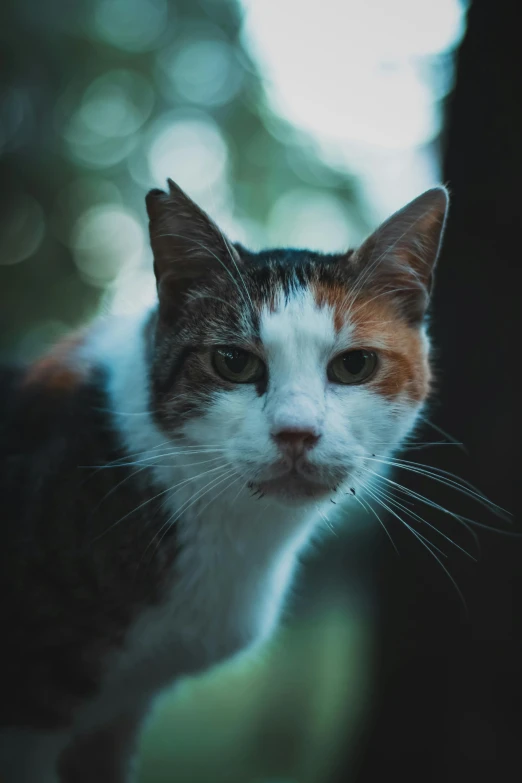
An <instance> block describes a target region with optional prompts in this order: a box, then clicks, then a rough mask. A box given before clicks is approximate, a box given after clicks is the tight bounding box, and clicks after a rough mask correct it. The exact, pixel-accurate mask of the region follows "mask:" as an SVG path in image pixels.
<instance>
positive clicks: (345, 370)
mask: <svg viewBox="0 0 522 783" xmlns="http://www.w3.org/2000/svg"><path fill="white" fill-rule="evenodd" d="M376 368H377V354H376V353H374V351H364V350H357V351H347V353H342V354H341V355H340V356H336V357H335V359H333V360H332V361H331V362H330V364H329V365H328V372H327V374H328V379H329V380H330V381H333V383H344V384H350V383H363V382H364V381H367V380H368V379H369V378H370V377H371V376H372V375H373V373H374V372H375V370H376Z"/></svg>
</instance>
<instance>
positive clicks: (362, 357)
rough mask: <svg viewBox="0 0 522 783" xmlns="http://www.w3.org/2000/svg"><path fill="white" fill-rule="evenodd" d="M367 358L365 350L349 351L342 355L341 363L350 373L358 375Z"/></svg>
mask: <svg viewBox="0 0 522 783" xmlns="http://www.w3.org/2000/svg"><path fill="white" fill-rule="evenodd" d="M367 358H368V354H367V353H366V351H350V353H347V354H346V355H345V356H343V364H344V367H345V369H346V371H347V372H349V373H350V375H359V373H361V372H362V371H363V370H364V367H365V365H366V361H367Z"/></svg>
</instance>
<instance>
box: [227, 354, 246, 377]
mask: <svg viewBox="0 0 522 783" xmlns="http://www.w3.org/2000/svg"><path fill="white" fill-rule="evenodd" d="M223 357H224V359H225V363H226V365H227V367H228V369H229V370H230V372H231V373H234V375H239V374H240V373H242V372H243V370H244V369H245V367H246V366H247V363H248V354H247V353H245V351H240V350H239V349H237V348H233V349H229V350H227V351H223Z"/></svg>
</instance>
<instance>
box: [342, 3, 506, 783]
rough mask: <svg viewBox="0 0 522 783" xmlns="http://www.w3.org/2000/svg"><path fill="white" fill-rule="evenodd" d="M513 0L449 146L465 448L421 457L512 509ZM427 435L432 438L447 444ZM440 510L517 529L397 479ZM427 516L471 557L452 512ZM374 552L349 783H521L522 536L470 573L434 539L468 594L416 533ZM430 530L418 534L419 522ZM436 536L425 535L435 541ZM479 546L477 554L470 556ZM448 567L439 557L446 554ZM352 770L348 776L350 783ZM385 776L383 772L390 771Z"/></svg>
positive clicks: (466, 92)
mask: <svg viewBox="0 0 522 783" xmlns="http://www.w3.org/2000/svg"><path fill="white" fill-rule="evenodd" d="M519 13H520V6H519V3H518V2H517V1H516V0H498V2H496V3H492V2H489V1H488V0H475V2H474V3H473V4H472V6H471V9H470V11H469V15H468V30H467V34H466V37H465V40H464V42H463V44H462V46H461V49H460V52H459V56H458V63H457V81H456V88H455V91H454V93H453V95H452V97H451V100H450V101H449V105H448V111H447V122H446V132H445V139H444V147H445V153H444V166H443V171H444V179H445V181H446V182H447V183H448V185H449V188H450V191H451V194H452V207H451V212H450V220H449V224H448V229H447V234H446V241H445V246H444V252H443V255H442V258H441V261H440V266H439V269H438V276H437V281H436V294H435V298H434V303H433V321H432V329H431V331H432V335H433V339H434V342H435V345H436V346H437V356H436V361H437V366H438V392H437V395H436V396H437V400H438V401H437V404H436V407H433V408H432V410H431V412H430V418H431V421H433V422H435V423H436V424H437V425H439V426H440V427H442V428H444V430H446V431H448V432H450V433H451V434H452V435H453V436H454V437H455V438H456V439H458V440H459V441H462V442H463V443H464V444H465V445H466V447H467V450H468V453H467V454H464V453H463V452H462V451H459V450H458V449H456V448H454V447H449V446H446V447H441V448H432V449H430V450H427V451H426V452H414V454H413V455H411V456H409V459H417V460H420V461H421V462H424V463H427V464H430V465H435V466H438V467H441V468H444V469H446V470H451V471H453V472H455V473H457V474H458V475H460V476H462V477H463V478H466V479H468V480H470V481H472V482H473V483H474V484H475V485H476V486H478V487H479V488H480V490H481V491H482V492H484V493H485V494H486V495H487V496H488V497H490V498H492V499H493V500H494V501H496V502H497V503H500V504H501V505H502V506H504V507H505V508H508V509H509V510H510V511H515V510H517V509H515V504H516V500H517V499H516V498H515V492H514V489H515V471H517V472H518V470H519V469H520V468H519V466H520V455H519V449H518V448H517V447H518V443H519V434H518V428H517V426H516V423H515V419H516V421H517V422H518V416H516V417H515V396H516V395H517V396H520V395H519V386H518V384H517V383H516V382H515V378H516V377H519V375H520V368H519V367H518V364H519V362H520V358H519V357H520V353H521V352H520V347H519V334H520V332H519V328H518V326H519V318H518V315H519V311H520V309H521V289H520V284H519V277H520V276H519V270H518V267H519V266H520V264H521V217H520V216H521V214H522V184H521V183H522V152H521V151H522V57H521V51H522V42H521V40H520V33H519V25H518V23H517V19H518V16H519ZM432 436H433V432H430V431H429V430H428V429H427V430H426V439H428V440H439V437H438V436H437V435H436V437H435V438H433V437H432ZM399 480H401V481H403V482H404V483H405V484H406V483H407V484H408V486H410V487H413V488H414V489H415V490H416V491H418V492H422V493H424V494H426V495H428V496H429V497H431V498H432V499H433V500H435V501H436V502H437V503H440V504H442V505H443V506H446V507H447V508H450V509H452V510H454V511H460V513H463V514H466V515H468V516H471V517H473V518H474V519H475V520H477V521H479V522H481V523H483V524H487V525H492V526H495V527H497V528H502V529H507V528H510V527H511V529H512V530H513V529H515V530H518V531H519V535H520V531H521V527H520V525H519V524H517V522H515V524H514V525H513V526H510V525H509V524H506V523H503V522H502V521H500V520H496V519H495V517H493V516H492V515H491V513H488V512H487V511H486V510H484V509H482V508H481V507H480V506H478V505H476V504H475V503H472V504H470V503H468V502H465V501H464V500H463V499H462V498H459V497H458V496H457V495H456V494H455V493H454V492H452V491H450V490H449V489H448V488H447V487H444V486H443V485H441V484H437V483H433V482H430V481H427V480H426V481H424V480H423V481H421V479H420V477H415V476H410V477H408V475H405V476H401V478H400V479H399ZM416 511H417V512H418V513H421V514H422V515H423V516H426V519H427V520H428V521H429V522H430V523H431V524H434V525H436V526H437V527H438V528H439V529H441V530H443V531H444V532H445V533H446V534H447V535H451V536H452V537H453V538H455V540H456V541H457V543H458V544H459V545H462V546H468V547H469V548H470V549H472V544H473V541H472V539H470V538H469V536H468V537H466V536H467V534H466V533H465V531H462V530H459V527H460V526H459V525H457V524H456V523H453V524H451V520H449V522H448V521H446V518H445V516H444V515H443V514H441V513H440V512H433V513H430V514H429V515H427V514H425V509H424V507H421V506H419V507H417V508H416ZM390 522H391V523H392V532H393V535H394V537H395V538H396V540H397V545H398V547H399V549H400V552H401V557H400V558H397V556H396V555H395V553H394V552H393V550H392V549H391V547H389V546H386V541H383V545H382V551H381V552H380V553H379V554H378V570H376V573H378V574H379V579H380V613H381V621H380V627H379V634H380V637H379V639H378V660H377V661H376V690H375V702H374V705H373V718H372V720H371V725H370V728H369V731H368V732H367V733H366V736H365V737H364V743H363V748H364V750H363V751H362V753H361V756H360V759H359V763H360V765H359V769H358V771H357V774H355V775H354V774H353V768H352V767H351V770H352V772H351V775H350V778H349V779H351V780H353V779H356V780H357V781H364V782H366V781H372V783H373V781H376V780H380V779H392V778H394V777H397V778H398V779H400V780H401V781H402V783H405V782H406V781H415V783H420V782H421V781H422V783H428V782H429V781H433V782H434V783H435V781H436V783H442V782H444V783H453V781H455V783H457V781H458V783H463V781H474V782H475V781H477V780H483V779H484V780H489V781H502V783H507V782H508V781H520V780H522V538H518V539H517V538H516V537H507V536H504V535H499V534H495V533H491V532H489V531H486V530H483V529H480V530H478V531H477V532H478V534H479V543H480V552H481V554H480V558H479V562H478V563H473V562H472V561H470V560H469V559H467V558H466V557H465V556H464V555H462V554H461V553H460V552H459V551H458V550H456V549H455V548H452V547H451V545H449V544H448V542H447V541H445V540H444V539H442V538H441V537H440V536H439V537H437V536H436V535H435V534H433V531H429V532H430V536H429V537H430V538H431V539H432V540H433V541H434V542H435V543H437V544H438V545H439V546H441V548H442V549H444V550H445V551H446V552H447V553H448V555H449V557H448V558H447V559H444V565H445V566H446V567H447V568H448V570H449V571H450V572H451V574H452V576H453V577H454V579H455V581H456V582H457V583H458V586H459V588H460V590H461V592H462V593H463V595H464V598H465V601H466V604H467V612H466V611H465V609H464V608H463V606H462V602H461V601H460V599H459V598H458V595H457V592H456V590H455V588H454V586H453V585H452V583H451V581H450V579H449V578H448V577H447V575H446V574H445V573H444V571H443V569H442V568H441V567H440V566H439V565H438V564H437V563H436V562H435V561H434V560H433V559H432V563H431V564H430V559H429V556H428V555H427V554H426V553H425V552H422V551H421V549H420V545H419V544H418V542H416V541H415V540H414V539H413V537H412V536H409V538H408V533H407V531H405V532H401V531H400V530H398V529H397V530H396V529H395V527H394V525H393V520H390ZM417 529H418V530H421V529H422V528H421V527H420V526H417ZM427 531H428V529H427V528H425V529H424V530H423V531H422V532H424V533H426V534H427ZM472 551H473V550H472ZM441 559H443V558H441ZM345 774H346V773H345V772H343V771H339V776H338V777H339V780H342V779H344V775H345ZM383 775H384V776H385V777H382V776H383Z"/></svg>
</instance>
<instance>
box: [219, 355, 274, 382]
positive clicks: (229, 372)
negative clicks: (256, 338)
mask: <svg viewBox="0 0 522 783" xmlns="http://www.w3.org/2000/svg"><path fill="white" fill-rule="evenodd" d="M212 362H213V364H214V369H215V371H216V372H217V374H218V375H221V377H222V378H225V380H227V381H232V382H233V383H256V382H257V381H260V380H261V379H262V378H263V376H264V374H265V372H266V369H265V365H264V364H263V362H262V361H261V359H259V357H257V356H255V354H253V353H250V352H249V351H244V350H243V349H242V348H228V347H224V348H216V350H215V351H214V353H213V355H212Z"/></svg>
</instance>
